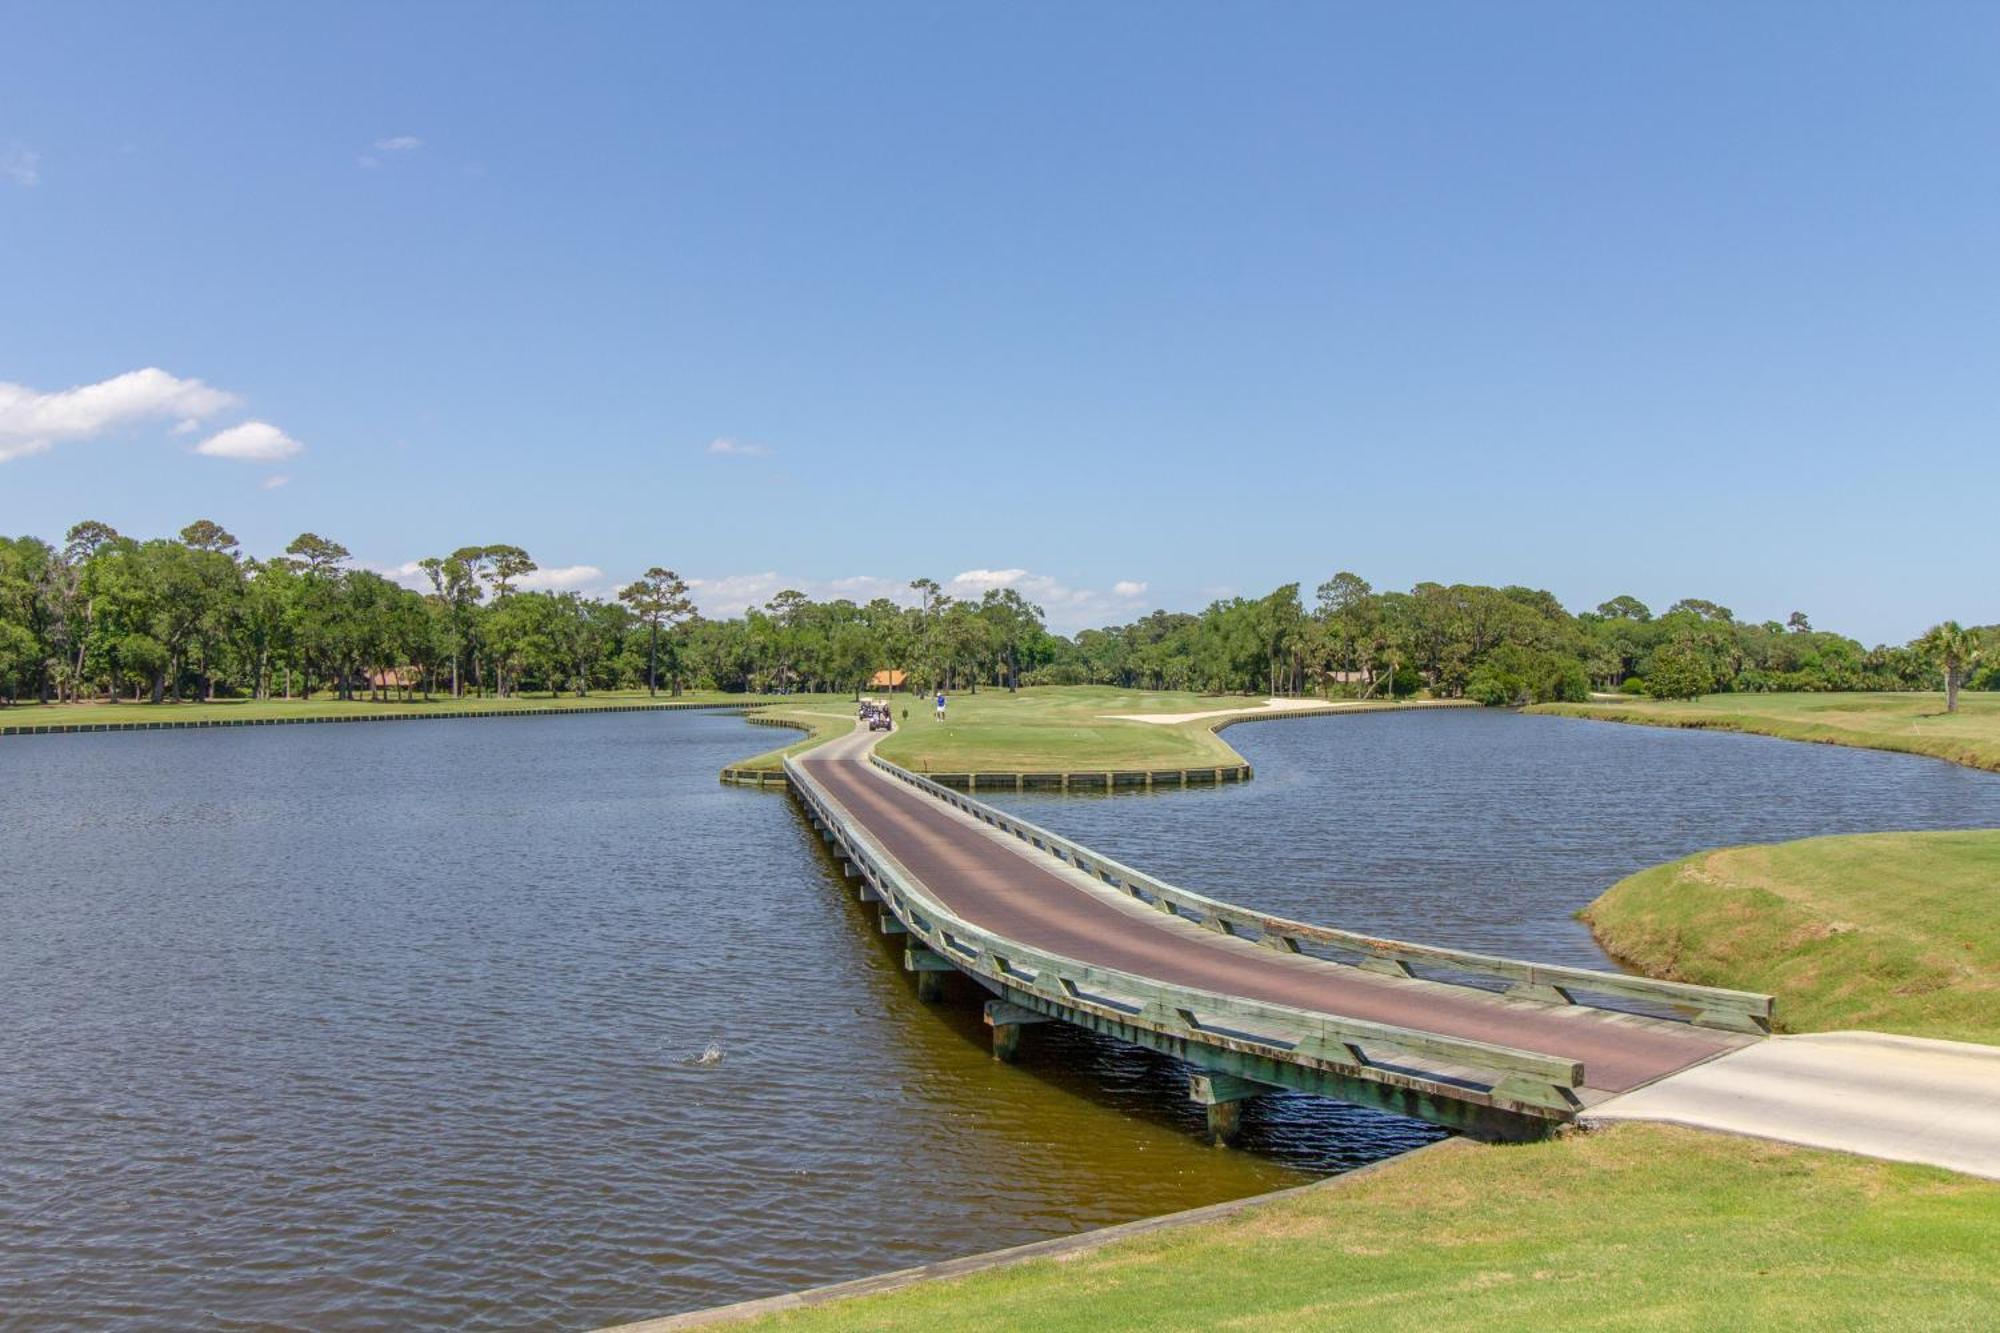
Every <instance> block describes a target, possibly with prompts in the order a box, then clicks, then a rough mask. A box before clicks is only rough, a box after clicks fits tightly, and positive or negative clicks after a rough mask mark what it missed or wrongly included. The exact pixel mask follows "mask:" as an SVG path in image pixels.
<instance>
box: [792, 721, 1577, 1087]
mask: <svg viewBox="0 0 2000 1333" xmlns="http://www.w3.org/2000/svg"><path fill="white" fill-rule="evenodd" d="M785 771H786V773H787V775H788V777H789V778H790V779H791V788H792V791H793V793H794V794H795V795H797V796H798V797H799V799H800V800H801V801H803V802H804V803H805V805H806V806H807V808H808V809H809V810H811V811H812V812H813V814H814V816H815V818H816V819H817V820H818V821H819V822H820V823H821V824H823V825H824V826H826V827H827V828H829V829H830V830H832V831H833V832H834V835H835V836H836V837H837V838H838V839H839V841H840V844H841V847H842V851H843V854H844V855H845V856H846V857H847V858H848V859H849V860H851V861H852V862H854V864H855V865H856V867H857V869H858V870H859V872H860V873H861V874H862V875H863V877H864V878H865V879H866V881H867V882H868V884H869V885H870V887H871V888H872V889H873V890H874V892H875V893H876V894H877V896H879V897H881V898H882V899H883V900H884V904H885V905H886V906H887V907H889V908H890V910H892V911H893V912H894V913H895V915H896V918H897V919H898V920H899V921H900V922H901V923H902V924H903V926H904V927H905V928H906V929H907V930H908V931H909V933H910V934H911V936H913V937H914V938H915V939H916V940H917V941H919V942H920V943H921V945H922V947H923V948H924V949H926V950H928V951H929V952H930V953H933V954H936V955H937V956H939V957H941V958H943V959H945V960H948V961H949V962H950V963H951V964H952V965H953V966H955V967H957V968H958V969H960V970H962V971H965V972H968V973H972V974H974V975H976V976H979V977H983V978H986V979H988V980H990V981H992V982H994V983H996V984H998V985H999V986H1002V987H1005V988H1008V989H1010V990H1013V991H1018V992H1025V993H1027V994H1029V995H1032V996H1035V997H1037V998H1038V999H1041V1000H1044V1001H1047V1002H1049V1003H1050V1004H1052V1005H1055V1006H1058V1007H1062V1008H1068V1009H1076V1010H1082V1011H1085V1012H1087V1013H1090V1014H1094V1015H1096V1016H1098V1017H1099V1018H1103V1019H1108V1020H1110V1021H1112V1022H1115V1023H1123V1024H1129V1025H1131V1026H1135V1027H1140V1028H1145V1029H1149V1030H1151V1031H1153V1032H1156V1033H1159V1034H1162V1035H1165V1036H1169V1037H1173V1038H1177V1039H1180V1040H1185V1041H1189V1042H1194V1043H1198V1044H1204V1045H1210V1046H1216V1047H1220V1048H1223V1049H1227V1050H1231V1051H1236V1052H1240V1053H1244V1054H1250V1055H1261V1056H1266V1057H1270V1058H1274V1059H1278V1060H1282V1061H1286V1062H1289V1063H1295V1064H1304V1065H1308V1066H1312V1067H1315V1068H1320V1069H1324V1070H1327V1071H1329V1072H1332V1073H1335V1074H1340V1075H1344V1076H1347V1077H1352V1078H1366V1079H1372V1080H1375V1081H1378V1082H1387V1083H1393V1084H1396V1085H1399V1086H1403V1087H1409V1088H1415V1089H1418V1090H1420V1091H1425V1092H1430V1093H1433V1094H1436V1095H1440V1096H1444V1097H1450V1098H1459V1099H1464V1098H1465V1097H1467V1095H1468V1093H1472V1094H1475V1095H1478V1094H1482V1093H1483V1094H1484V1097H1485V1099H1487V1100H1490V1101H1492V1102H1493V1103H1494V1104H1495V1105H1498V1106H1501V1107H1502V1108H1504V1109H1513V1110H1518V1111H1522V1112H1523V1113H1527V1114H1539V1115H1543V1116H1551V1117H1558V1118H1560V1117H1566V1116H1568V1115H1569V1114H1570V1113H1572V1112H1574V1111H1575V1110H1576V1108H1577V1106H1578V1105H1579V1102H1578V1098H1577V1095H1576V1092H1575V1089H1577V1088H1579V1087H1581V1086H1582V1085H1583V1079H1584V1068H1583V1064H1582V1063H1581V1062H1580V1061H1576V1060H1569V1059H1564V1058H1562V1057H1559V1056H1550V1055H1543V1054H1540V1053H1539V1052H1535V1051H1524V1050H1518V1049H1515V1048H1513V1047H1509V1046H1500V1045H1495V1044H1493V1043H1490V1042H1482V1041H1474V1040H1470V1039H1467V1038H1459V1037H1450V1036H1444V1035H1441V1034H1438V1033H1434V1032H1425V1031H1421V1030H1419V1029H1415V1028H1406V1027H1399V1026H1396V1025H1393V1024H1387V1023H1374V1022H1368V1021H1365V1020H1361V1019H1350V1018H1342V1017H1339V1016H1337V1015H1330V1014H1321V1013H1315V1012H1313V1011H1311V1010H1305V1009H1297V1008H1293V1007H1291V1006H1288V1005H1282V1004H1275V1003H1269V1002H1265V1001H1261V1000H1253V999H1246V998H1244V997H1241V996H1234V995H1226V994H1221V993H1218V992H1214V991H1207V990H1201V989H1197V988H1194V987H1188V986H1179V985H1175V984H1172V983H1169V982H1162V981H1159V980H1155V979H1153V978H1150V977H1146V976H1142V975H1139V974H1137V973H1132V972H1125V971H1121V970H1118V969H1115V968H1107V967H1100V966H1097V965H1095V964H1091V963H1085V962H1082V961H1080V960H1078V959H1074V958H1068V957H1065V956H1063V955H1060V954H1055V953H1050V952H1048V951H1047V950H1044V949H1038V948H1035V947H1034V946H1032V945H1028V944H1024V943H1022V942H1021V941H1018V940H1011V939H1008V938H1006V937H1004V936H1001V935H997V934H994V933H992V932H990V931H987V930H985V929H982V928H981V927H979V926H977V925H975V924H973V923H972V922H970V921H967V920H965V919H964V918H962V917H960V916H958V915H957V914H956V913H954V912H953V911H952V910H951V909H950V908H949V907H947V906H946V905H945V904H944V903H943V902H942V901H940V900H939V899H938V898H937V897H935V896H934V895H933V894H931V893H930V892H929V891H928V890H927V889H926V888H925V887H924V886H923V885H922V884H921V883H920V882H919V881H917V880H916V879H915V878H914V877H912V876H910V875H908V874H906V873H905V872H904V871H903V869H902V868H901V866H900V865H899V864H898V863H897V861H896V860H895V858H894V857H893V856H891V855H890V854H889V853H888V852H887V850H886V849H884V848H883V847H882V846H881V844H880V843H879V842H877V841H876V840H875V838H874V837H873V836H872V835H871V834H870V833H869V832H868V831H867V829H866V828H865V827H864V826H863V825H862V824H861V823H860V821H858V820H855V819H852V818H850V817H849V816H848V815H847V814H846V812H845V811H844V810H843V809H842V808H841V807H840V806H839V803H838V802H837V801H836V800H835V799H834V798H832V797H831V796H829V795H828V794H827V793H826V792H825V790H824V789H822V788H821V787H820V786H819V784H818V783H817V782H815V781H813V779H812V777H811V775H810V773H809V771H807V768H806V767H805V766H802V765H799V764H796V763H794V761H793V760H791V759H789V758H788V759H786V760H785ZM946 790H948V789H946ZM1440 1064H1442V1065H1443V1066H1445V1067H1444V1068H1442V1069H1440V1068H1438V1067H1437V1066H1439V1065H1440Z"/></svg>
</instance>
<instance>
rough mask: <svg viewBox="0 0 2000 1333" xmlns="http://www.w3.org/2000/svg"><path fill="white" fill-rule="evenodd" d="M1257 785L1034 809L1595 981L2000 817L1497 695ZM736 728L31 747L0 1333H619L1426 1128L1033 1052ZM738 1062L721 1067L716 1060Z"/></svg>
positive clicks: (1927, 776)
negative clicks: (1590, 917)
mask: <svg viewBox="0 0 2000 1333" xmlns="http://www.w3.org/2000/svg"><path fill="white" fill-rule="evenodd" d="M1232 740H1234V741H1236V742H1238V743H1239V745H1240V747H1241V748H1243V749H1244V750H1245V751H1246V753H1248V754H1249V756H1250V758H1251V759H1252V760H1253V761H1254V762H1255V763H1256V764H1257V765H1258V770H1259V778H1258V781H1257V782H1256V783H1254V784H1252V785H1250V786H1248V787H1245V788H1243V789H1241V790H1240V791H1239V790H1234V789H1227V790H1223V791H1219V792H1214V791H1211V792H1197V793H1189V794H1186V795H1180V794H1174V795H1170V796H1160V797H1155V798H1152V799H1145V798H1120V799H1116V800H1106V801H1091V800H1083V799H1071V800H1069V801H1064V802H1052V801H1045V800H1042V799H1040V798H1022V799H1013V798H1010V801H1009V803H1010V804H1013V805H1015V806H1017V807H1018V808H1021V809H1022V810H1023V811H1024V812H1027V813H1029V814H1030V815H1031V817H1033V818H1037V819H1039V820H1041V821H1043V822H1045V823H1049V824H1051V825H1053V826H1054V827H1057V828H1060V829H1063V830H1064V831H1066V832H1070V833H1073V834H1075V835H1077V836H1080V837H1082V838H1084V839H1086V840H1087V841H1090V842H1092V843H1094V844H1097V845H1099V846H1101V847H1103V848H1104V849H1105V850H1106V851H1109V852H1112V853H1113V854H1115V855H1120V856H1124V857H1126V858H1129V859H1131V860H1133V861H1135V862H1136V863H1138V864H1142V865H1145V866H1146V867H1147V868H1149V869H1153V870H1156V871H1158V872H1160V873H1162V874H1165V875H1167V876H1168V877H1169V878H1174V879H1178V880H1179V881H1181V882H1183V883H1186V884H1188V885H1189V886H1190V887H1198V888H1205V889H1209V890H1211V891H1216V892H1221V893H1224V894H1226V895H1228V896H1234V897H1238V898H1241V899H1243V900H1246V901H1252V902H1256V903H1259V904H1262V905H1265V906H1268V907H1272V908H1274V909H1277V910H1281V911H1286V912H1292V913H1295V914H1298V915H1303V916H1307V917H1311V918H1314V919H1325V920H1333V921H1338V922H1340V923H1342V924H1347V925H1353V926H1357V927H1359V928H1362V929H1367V930H1373V931H1379V932H1385V933H1401V934H1409V935H1414V936H1417V937H1419V938H1424V939H1437V940H1441V941H1446V942H1452V943H1458V944H1464V945H1468V946H1473V947H1481V948H1492V949H1497V950H1501V951H1505V952H1514V953H1529V954H1534V955H1536V956H1540V957H1548V958H1560V959H1564V960H1567V961H1575V962H1586V963H1595V962H1598V961H1600V959H1599V957H1598V955H1597V953H1596V950H1595V948H1594V946H1592V945H1591V943H1590V941H1589V938H1588V936H1587V934H1586V933H1584V932H1583V931H1582V929H1581V928H1580V927H1578V926H1576V925H1575V923H1574V922H1573V921H1571V920H1570V913H1571V912H1573V911H1574V910H1575V908H1576V907H1578V906H1580V905H1581V904H1582V903H1583V902H1585V901H1587V900H1588V899H1589V898H1590V897H1591V896H1592V895H1593V894H1594V893H1595V892H1596V891H1597V890H1598V889H1600V888H1601V887H1602V886H1603V885H1604V884H1606V883H1608V882H1610V881H1611V880H1612V879H1615V878H1617V877H1618V876H1619V875H1620V874H1623V873H1625V872H1626V871H1628V870H1630V869H1633V868H1636V867H1638V866H1641V865H1645V864H1649V863H1652V862H1654V861H1657V860H1662V859H1665V858H1666V857H1668V856H1672V855H1676V854H1678V853H1680V852H1683V851H1688V850H1693V849H1695V848H1698V847H1703V846H1710V845H1715V844H1717V843H1723V842H1732V841H1745V840H1751V839H1759V838H1778V837H1792V836H1799V835H1803V834H1809V833H1820V832H1834V831H1841V830H1845V829H1856V828H1889V827H1938V826H1947V825H1966V824H1994V823H2000V780H1996V779H1994V778H1993V777H1991V776H1989V775H1982V774H1974V773H1968V772H1966V771H1964V770H1960V769H1953V768H1949V767H1947V766H1945V765H1942V764H1937V763H1933V762H1930V761H1924V760H1918V759H1910V758H1906V757H1902V756H1891V755H1875V754H1869V753H1865V752H1858V751H1841V750H1831V749H1820V748H1812V747H1803V746H1787V745H1784V744H1782V743H1778V742H1767V741H1757V740H1754V739H1749V738H1742V737H1729V736H1708V735H1695V734H1690V733H1671V732H1648V731H1641V730H1638V729H1629V728H1618V727H1605V726H1592V725H1590V724H1587V723H1576V722H1565V721H1557V720H1530V719H1522V718H1512V717H1508V716H1505V715H1494V714H1473V715H1463V714H1454V715H1451V716H1449V717H1445V716H1421V715H1416V716H1413V715H1393V716H1383V717H1372V718H1371V717H1357V718H1340V719H1327V720H1324V721H1321V720H1314V721H1311V722H1305V723H1285V724H1275V725H1271V726H1263V727H1256V728H1248V729H1243V730H1239V731H1236V732H1233V733H1232ZM760 742H761V737H760V735H759V734H758V733H754V732H752V731H751V729H750V728H748V727H746V726H745V725H744V724H742V723H741V722H739V721H736V720H733V719H728V718H721V717H713V716H700V715H678V716H668V715H644V714H622V715H608V716H579V717H571V718H521V719H510V720H508V721H505V722H494V723H490V724H468V723H450V722H445V723H435V724H424V723H411V724H407V725H403V726H397V727H380V728H372V727H308V728H271V729H253V730H248V731H222V732H203V731H190V732H164V733H149V734H145V735H123V736H120V735H107V736H94V735H93V736H74V737H58V738H34V739H31V740H28V741H25V742H11V741H10V742H8V743H5V744H0V789H4V791H5V792H6V794H7V799H6V801H5V802H4V803H0V851H4V855H0V993H4V995H5V996H6V999H7V1016H6V1018H7V1021H6V1022H5V1023H4V1024H0V1324H6V1325H29V1324H35V1325H41V1324H47V1323H50V1322H63V1323H71V1324H77V1323H85V1324H90V1325H93V1326H107V1327H111V1326H125V1327H155V1326H160V1325H190V1324H204V1325H214V1326H216V1327H221V1328H249V1327H259V1328H262V1327H293V1328H314V1329H327V1328H386V1327H395V1328H409V1327H425V1326H431V1327H437V1326H452V1327H475V1328H477V1327H498V1326H505V1327H517V1326H522V1325H531V1326H552V1327H586V1326H591V1325H595V1324H600V1323H605V1322H610V1321H614V1320H618V1319H623V1318H634V1317H638V1316H641V1315H646V1314H654V1313H662V1312H667V1311H672V1310H677V1309H686V1308H691V1307H695V1306H700V1305H706V1304H712V1303H715V1302H719V1301H725V1300H731V1299H738V1298H742V1297H745V1296H751V1295H760V1294H765V1293H769V1292H772V1291H776V1290H782V1289H786V1288H791V1287H796V1286H802V1285H807V1284H811V1283H817V1282H826V1281H834V1280H838V1279H842V1278H847V1277H854V1276H858V1275H861V1274H864V1273H870V1272H877V1271H881V1270H884V1269H888V1268H894V1267H898V1266H902V1265H906V1264H912V1263H919V1262H924V1261H928V1260H933V1259H938V1258H943V1257H947V1256H950V1255H955V1254H962V1253H967V1252H971V1251H976V1250H980V1249H987V1248H992V1247H995V1246H1000V1245H1008V1244H1014V1243H1018V1242H1021V1241H1026V1240H1031V1239H1037V1238H1040V1237H1044V1236H1048V1235H1052V1234H1057V1233H1061V1232H1067V1231H1072V1230H1076V1229H1078V1228H1082V1227H1088V1226H1097V1225H1103V1224H1106V1223H1110V1222H1115V1221H1121V1220H1126V1219H1129V1218H1133V1217H1139V1216H1145V1215H1149V1214H1152V1213H1157V1212H1162V1211H1167V1210H1170V1209H1174V1208H1183V1207H1190V1206H1194V1205H1198V1204H1201V1203H1206V1202H1211V1201H1214V1200H1217V1199H1223V1198H1229V1197H1235V1196H1240V1195H1243V1194H1247V1193H1251V1192H1255V1191H1258V1190H1263V1189H1269V1188H1273V1187H1276V1186H1279V1185H1284V1184H1289V1183H1295V1182H1297V1181H1300V1180H1303V1179H1305V1178H1307V1173H1308V1172H1324V1171H1329V1170H1339V1169H1342V1168H1344V1167H1348V1166H1352V1165H1356V1164H1359V1163H1361V1162H1365V1161H1369V1160H1374V1159H1377V1158H1379V1157H1382V1156H1385V1155H1387V1154H1389V1153H1393V1152H1396V1151H1400V1150H1402V1149H1404V1148H1407V1147H1410V1146H1414V1145H1415V1144H1418V1143H1422V1142H1425V1141H1428V1140H1429V1139H1431V1138H1432V1137H1434V1136H1435V1135H1434V1131H1432V1130H1430V1129H1428V1128H1427V1127H1425V1126H1422V1125H1417V1124H1413V1123H1411V1122H1408V1121H1402V1120H1397V1119H1393V1118H1391V1117H1385V1116H1379V1115H1373V1114H1370V1113H1367V1112H1363V1111H1358V1110H1354V1109H1351V1108H1343V1107H1339V1106H1335V1105H1332V1104H1328V1103H1319V1102H1312V1101H1309V1100H1306V1099H1298V1098H1281V1099H1273V1100H1272V1101H1271V1102H1269V1103H1268V1104H1257V1105H1256V1107H1255V1109H1254V1110H1253V1112H1252V1114H1251V1116H1250V1135H1249V1143H1250V1146H1251V1149H1252V1150H1251V1151H1249V1152H1243V1153H1228V1152H1214V1151H1211V1150H1209V1149H1207V1148H1205V1147H1203V1146H1201V1145H1200V1144H1199V1142H1198V1141H1197V1139H1196V1137H1195V1132H1196V1129H1197V1128H1198V1126H1199V1123H1200V1119H1199V1112H1198V1111H1197V1110H1196V1109H1195V1108H1193V1107H1192V1106H1191V1105H1190V1104H1189V1103H1188V1102H1187V1101H1186V1100H1185V1097H1184V1096H1183V1095H1182V1092H1183V1084H1182V1082H1181V1080H1180V1078H1179V1075H1178V1074H1177V1072H1176V1070H1175V1069H1174V1067H1173V1066H1172V1065H1171V1064H1170V1062H1167V1061H1164V1060H1160V1059H1157V1058H1155V1057H1152V1056H1149V1055H1146V1054H1144V1053H1141V1052H1137V1051H1134V1050H1130V1049H1126V1048H1122V1047H1118V1046H1116V1045H1113V1044H1111V1043H1109V1042H1104V1041H1100V1040H1098V1039H1096V1038H1093V1037H1091V1036H1089V1035H1088V1034H1085V1033H1081V1032H1076V1031H1072V1030H1067V1029H1052V1028H1040V1029H1037V1030H1035V1031H1034V1032H1033V1033H1032V1034H1031V1035H1030V1039H1029V1045H1028V1050H1027V1059H1026V1060H1025V1062H1024V1064H1023V1065H1022V1066H1020V1067H1014V1068H1010V1067H1008V1066H1003V1065H1000V1064H997V1063H996V1062H994V1061H993V1060H992V1059H991V1057H990V1055H989V1054H988V1047H987V1041H986V1034H985V1031H984V1029H983V1027H982V1026H981V1024H980V1021H979V1017H978V1011H977V1008H976V1006H975V1005H973V1004H971V1003H969V1002H968V1001H969V1000H970V998H971V997H970V996H966V997H961V999H960V1002H959V1003H956V1004H947V1005H943V1006H936V1007H932V1006H925V1005H921V1004H919V1003H917V1002H916V1000H915V999H914V997H913V995H912V993H911V985H910V982H909V979H908V978H907V977H906V976H905V975H904V974H903V973H902V972H901V970H900V966H899V962H900V954H899V951H898V950H897V949H896V948H895V947H894V946H892V945H891V944H889V942H888V941H886V940H885V939H883V938H882V937H881V936H880V935H878V934H877V933H876V932H875V931H874V929H873V917H872V914H870V913H868V912H865V911H864V910H863V909H862V908H861V907H860V905H859V904H857V903H855V902H854V901H853V899H852V896H851V893H850V891H849V890H848V888H847V886H845V885H844V884H843V883H842V882H841V880H840V878H839V876H838V875H837V874H836V873H834V871H833V868H832V866H831V864H830V863H829V862H828V860H827V859H826V858H825V857H824V855H823V854H822V853H821V851H820V848H819V844H818V841H817V839H815V838H814V837H813V836H812V835H811V832H810V830H809V829H808V828H807V827H806V826H805V825H804V824H803V823H802V821H801V820H800V818H799V817H798V815H797V814H796V813H795V812H794V810H793V808H792V806H791V804H790V803H789V802H787V801H785V800H783V799H782V798H779V797H777V796H774V795H764V796H759V795H757V794H755V793H747V792H741V791H735V790H731V789H726V788H722V787H720V786H718V785H717V784H716V782H715V780H714V773H715V770H716V768H717V767H719V766H720V765H722V764H723V763H725V762H727V761H728V760H730V759H732V758H735V757H737V756H739V755H740V754H742V753H744V752H745V751H746V750H749V749H754V748H757V747H758V745H759V744H760ZM711 1042H713V1043H715V1044H716V1045H718V1046H719V1047H720V1048H721V1049H722V1051H723V1058H722V1060H721V1062H720V1063H717V1064H713V1065H701V1064H696V1063H691V1061H692V1060H693V1058H694V1057H695V1056H697V1055H698V1054H699V1053H700V1052H701V1051H702V1050H703V1049H704V1048H705V1047H706V1046H707V1045H708V1044H709V1043H711Z"/></svg>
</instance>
